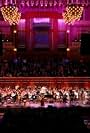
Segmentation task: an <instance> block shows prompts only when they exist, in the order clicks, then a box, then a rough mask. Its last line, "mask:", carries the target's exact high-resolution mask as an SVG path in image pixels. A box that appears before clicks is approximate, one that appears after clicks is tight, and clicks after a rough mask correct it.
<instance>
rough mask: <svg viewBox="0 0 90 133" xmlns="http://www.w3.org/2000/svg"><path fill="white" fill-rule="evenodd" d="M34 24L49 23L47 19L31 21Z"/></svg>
mask: <svg viewBox="0 0 90 133" xmlns="http://www.w3.org/2000/svg"><path fill="white" fill-rule="evenodd" d="M33 22H34V23H50V19H49V18H34V19H33Z"/></svg>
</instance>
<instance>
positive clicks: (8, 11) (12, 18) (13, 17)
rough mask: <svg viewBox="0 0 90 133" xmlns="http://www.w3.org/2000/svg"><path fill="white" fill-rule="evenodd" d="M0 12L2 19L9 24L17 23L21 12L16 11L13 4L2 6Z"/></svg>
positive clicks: (16, 8)
mask: <svg viewBox="0 0 90 133" xmlns="http://www.w3.org/2000/svg"><path fill="white" fill-rule="evenodd" d="M1 12H2V15H3V18H4V20H5V21H7V22H8V23H9V24H10V25H15V24H18V22H19V20H20V18H21V13H20V12H19V11H18V7H16V5H13V4H9V5H4V6H2V7H1Z"/></svg>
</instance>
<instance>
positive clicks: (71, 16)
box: [63, 5, 84, 24]
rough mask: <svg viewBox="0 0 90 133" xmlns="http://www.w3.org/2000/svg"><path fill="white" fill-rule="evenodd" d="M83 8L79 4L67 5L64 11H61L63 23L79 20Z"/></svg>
mask: <svg viewBox="0 0 90 133" xmlns="http://www.w3.org/2000/svg"><path fill="white" fill-rule="evenodd" d="M83 9H84V7H83V6H80V5H69V6H67V7H66V10H65V12H63V18H64V21H65V23H67V24H73V23H74V22H75V21H79V20H80V18H81V16H82V13H83Z"/></svg>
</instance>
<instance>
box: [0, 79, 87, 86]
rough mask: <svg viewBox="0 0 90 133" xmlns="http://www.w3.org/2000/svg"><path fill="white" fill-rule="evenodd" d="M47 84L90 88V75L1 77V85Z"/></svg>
mask: <svg viewBox="0 0 90 133" xmlns="http://www.w3.org/2000/svg"><path fill="white" fill-rule="evenodd" d="M7 85H8V86H15V85H21V86H22V85H27V86H28V85H31V86H33V85H41V86H43V85H46V86H51V87H53V86H54V87H57V86H58V87H59V88H60V87H75V86H76V87H77V86H78V87H85V88H90V77H0V86H7Z"/></svg>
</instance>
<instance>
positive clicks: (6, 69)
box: [0, 57, 90, 77]
mask: <svg viewBox="0 0 90 133" xmlns="http://www.w3.org/2000/svg"><path fill="white" fill-rule="evenodd" d="M89 66H90V63H89V62H84V61H71V60H69V59H62V60H61V59H60V58H59V57H58V58H51V57H50V58H49V57H48V58H45V59H40V58H38V57H37V58H30V59H21V58H19V57H18V58H16V59H13V60H4V61H1V62H0V76H1V77H2V76H51V77H53V76H66V77H67V76H90V72H89Z"/></svg>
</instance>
